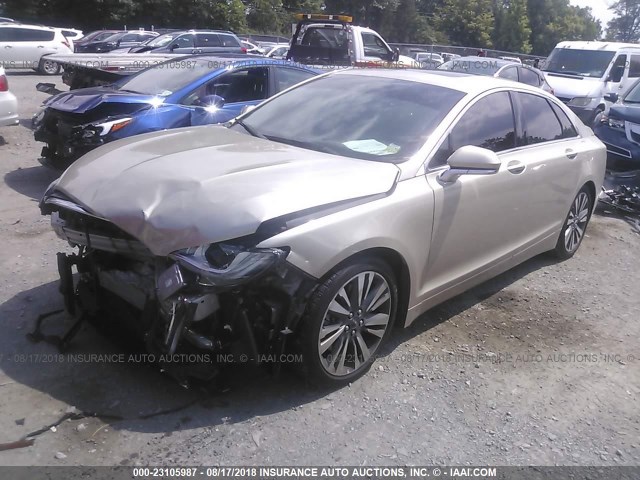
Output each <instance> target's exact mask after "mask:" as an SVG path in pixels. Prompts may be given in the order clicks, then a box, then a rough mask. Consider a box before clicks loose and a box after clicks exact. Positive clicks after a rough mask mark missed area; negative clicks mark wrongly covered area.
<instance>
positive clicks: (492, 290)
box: [380, 253, 558, 356]
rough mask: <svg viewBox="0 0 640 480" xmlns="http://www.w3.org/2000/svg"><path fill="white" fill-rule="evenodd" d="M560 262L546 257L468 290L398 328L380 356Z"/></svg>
mask: <svg viewBox="0 0 640 480" xmlns="http://www.w3.org/2000/svg"><path fill="white" fill-rule="evenodd" d="M557 262H558V260H557V259H555V258H554V257H553V256H552V255H550V254H547V253H543V254H541V255H538V256H537V257H534V258H532V259H530V260H527V261H526V262H524V263H521V264H520V265H517V266H515V267H514V268H512V269H510V270H507V271H506V272H504V273H502V274H500V275H498V276H497V277H494V278H492V279H490V280H487V281H486V282H483V283H481V284H480V285H478V286H476V287H474V288H472V289H470V290H467V291H466V292H464V293H461V294H460V295H457V296H456V297H454V298H452V299H450V300H447V301H445V302H443V303H441V304H439V305H436V306H435V307H433V308H432V309H430V310H429V311H428V312H426V313H424V314H422V315H421V316H420V317H418V318H417V319H416V320H415V321H414V322H413V323H412V324H411V325H410V326H409V327H408V328H404V329H402V328H398V329H396V331H395V332H394V335H393V336H392V337H391V339H390V341H389V342H388V343H387V345H386V346H385V347H384V348H383V351H382V354H381V355H380V356H383V355H386V354H389V353H391V352H392V351H393V350H394V349H395V348H396V347H397V346H398V345H400V344H402V343H404V342H406V341H408V340H410V339H411V338H413V337H416V336H418V335H420V334H422V333H424V332H426V331H428V330H430V329H432V328H433V327H435V326H437V325H439V324H441V323H443V322H446V321H448V320H450V319H451V318H453V317H455V316H456V315H459V314H460V313H463V312H465V311H466V310H469V309H470V308H472V307H473V306H474V305H477V304H478V303H481V302H482V301H484V300H486V299H488V298H490V297H492V296H493V295H496V294H497V293H499V292H501V291H503V290H504V289H506V288H507V287H509V286H510V285H512V284H513V283H515V282H516V281H518V280H520V279H521V278H523V277H525V276H526V275H528V274H529V273H531V272H535V271H536V270H539V269H541V268H544V267H547V266H549V265H553V264H555V263H557Z"/></svg>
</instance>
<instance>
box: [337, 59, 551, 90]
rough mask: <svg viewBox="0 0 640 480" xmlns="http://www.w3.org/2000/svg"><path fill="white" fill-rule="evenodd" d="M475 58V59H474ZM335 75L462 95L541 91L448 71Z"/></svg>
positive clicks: (350, 71)
mask: <svg viewBox="0 0 640 480" xmlns="http://www.w3.org/2000/svg"><path fill="white" fill-rule="evenodd" d="M474 58H477V57H474ZM334 74H335V75H360V76H367V77H381V78H394V79H397V80H407V81H410V82H416V83H428V84H430V85H436V86H438V87H445V88H450V89H452V90H457V91H459V92H462V93H467V94H470V95H477V94H479V93H482V92H484V91H487V90H490V89H492V88H509V89H514V88H517V89H522V90H530V91H531V92H533V93H538V94H540V93H541V92H542V90H540V89H539V88H538V87H533V86H531V85H527V84H524V83H520V82H514V81H513V80H507V79H502V78H496V77H490V76H482V75H471V74H469V73H460V72H451V71H448V70H416V69H408V68H389V69H382V68H380V69H378V68H370V69H365V68H354V69H346V70H340V71H337V72H335V73H334Z"/></svg>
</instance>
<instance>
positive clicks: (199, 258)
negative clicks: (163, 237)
mask: <svg viewBox="0 0 640 480" xmlns="http://www.w3.org/2000/svg"><path fill="white" fill-rule="evenodd" d="M287 254H288V251H286V250H284V249H279V248H248V249H245V248H242V247H237V246H234V245H227V244H212V245H204V246H201V247H196V248H188V249H185V250H179V251H177V252H174V253H172V254H171V255H170V257H171V258H172V259H174V260H176V261H177V262H178V263H179V264H180V265H181V266H183V267H184V268H186V269H187V270H190V271H192V272H194V273H196V274H198V275H200V277H201V279H200V282H201V283H203V284H208V285H211V286H216V287H233V286H236V285H240V284H242V283H244V282H246V281H248V280H250V279H252V278H255V277H257V276H258V275H260V274H262V273H264V272H266V271H267V270H269V269H270V268H272V267H274V266H275V265H276V264H277V263H279V262H280V261H282V260H284V259H285V258H286V256H287Z"/></svg>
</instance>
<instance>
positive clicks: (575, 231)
mask: <svg viewBox="0 0 640 480" xmlns="http://www.w3.org/2000/svg"><path fill="white" fill-rule="evenodd" d="M588 220H589V195H588V194H587V193H586V192H580V193H579V194H578V195H577V196H576V198H575V200H574V201H573V204H572V205H571V209H570V210H569V218H568V219H567V224H566V227H565V230H564V246H565V248H566V250H567V252H570V253H573V252H574V251H575V250H576V249H577V248H578V246H579V245H580V242H581V241H582V237H583V236H584V231H585V228H586V226H587V221H588Z"/></svg>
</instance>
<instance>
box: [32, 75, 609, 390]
mask: <svg viewBox="0 0 640 480" xmlns="http://www.w3.org/2000/svg"><path fill="white" fill-rule="evenodd" d="M605 158H606V152H605V147H604V145H603V144H602V143H601V142H600V141H599V140H598V139H597V138H596V137H595V136H594V135H593V133H592V131H591V130H590V129H589V128H588V127H585V126H584V125H583V124H582V122H580V121H579V120H578V119H577V118H576V117H575V115H574V114H573V113H572V112H571V111H570V110H568V109H567V108H566V107H565V106H564V105H563V104H562V103H561V102H559V101H558V100H557V99H556V98H554V97H553V96H551V95H549V94H547V93H545V92H543V91H542V90H540V89H538V88H535V87H531V86H528V85H524V84H519V83H515V82H510V81H506V80H500V79H496V78H491V77H487V78H484V77H477V76H471V75H465V74H458V73H451V72H435V73H427V72H423V71H410V70H406V71H402V70H379V69H375V70H363V69H358V70H350V71H341V72H334V73H329V74H326V75H323V76H320V77H315V78H314V79H311V80H309V81H306V82H304V83H302V84H300V85H299V86H296V87H293V88H291V89H288V90H286V91H285V92H283V93H281V94H279V95H277V96H275V97H273V98H272V99H270V100H267V101H265V102H264V103H262V104H261V105H260V106H258V107H257V108H256V109H254V110H252V111H251V112H247V113H245V114H244V115H242V116H240V117H239V118H237V119H236V120H234V121H232V122H231V123H230V124H228V125H226V126H211V127H209V126H207V127H190V128H183V129H176V130H172V131H166V132H158V133H151V134H146V135H141V136H136V137H132V138H128V139H124V140H121V141H118V142H114V143H110V144H108V145H106V146H103V147H100V148H98V149H96V150H94V151H92V152H90V153H89V154H87V155H86V156H84V157H83V158H81V159H80V160H79V161H78V162H76V163H75V164H73V165H72V166H71V167H70V168H69V169H68V170H67V171H66V172H65V173H64V174H63V175H62V177H61V178H60V179H59V180H57V181H56V182H54V183H53V184H52V185H51V186H50V187H49V189H48V190H47V192H46V193H45V195H44V198H43V199H42V201H41V205H40V206H41V209H42V212H43V213H44V214H50V215H51V221H52V225H53V228H54V230H55V231H56V233H57V234H58V236H60V237H61V238H63V239H65V240H67V241H68V242H70V243H71V245H73V246H76V247H77V248H78V251H77V253H76V254H74V255H65V254H62V253H61V254H59V270H60V275H61V279H62V286H61V291H62V292H63V293H64V294H65V300H66V305H67V307H68V308H69V309H71V310H75V311H76V312H84V313H85V314H86V315H88V316H92V315H102V314H109V313H114V314H115V316H117V317H120V318H124V317H125V313H126V318H127V319H128V318H129V317H130V320H128V322H127V323H128V324H130V325H135V326H137V327H138V330H139V331H140V332H141V333H142V334H143V335H144V338H145V339H146V344H147V347H148V348H149V349H150V350H151V351H153V352H163V353H166V354H174V353H177V352H193V351H196V352H209V353H211V354H214V353H222V354H224V355H223V356H222V357H217V356H216V357H215V358H225V359H227V358H229V357H228V356H229V355H230V356H232V358H235V362H236V363H238V362H243V361H253V362H256V363H260V362H263V363H268V362H276V363H278V364H281V362H286V361H290V360H291V359H297V358H298V356H296V355H294V356H292V357H290V356H286V355H287V354H290V352H294V353H295V352H297V353H299V354H300V356H301V357H302V358H303V363H304V366H305V367H306V371H307V372H308V374H309V375H310V376H311V377H313V378H314V379H315V380H316V381H318V382H325V383H340V382H349V381H352V380H354V379H355V378H357V377H358V376H360V375H361V374H363V373H364V372H365V371H366V370H367V369H368V368H369V367H370V365H371V364H372V362H373V361H374V360H375V358H376V355H377V354H378V352H379V349H380V346H381V345H382V344H383V342H384V341H385V340H386V339H387V338H388V337H389V335H390V334H391V330H392V326H393V325H400V326H407V325H409V324H411V323H412V322H413V321H414V320H415V319H416V318H417V317H418V316H419V315H420V314H422V313H423V312H425V311H427V310H428V309H430V308H431V307H433V306H434V305H436V304H438V303H440V302H442V301H444V300H446V299H448V298H451V297H453V296H455V295H457V294H459V293H460V292H463V291H464V290H466V289H468V288H470V287H472V286H474V285H476V284H478V283H480V282H482V281H484V280H486V279H488V278H490V277H492V276H495V275H497V274H499V273H501V272H503V271H505V270H507V269H509V268H511V267H513V266H514V265H517V264H518V263H520V262H523V261H525V260H527V259H528V258H531V257H533V256H534V255H538V254H540V253H543V252H547V251H553V252H554V253H555V254H556V256H557V257H559V258H561V259H567V258H569V257H571V256H572V255H573V254H574V253H575V252H576V250H577V249H578V247H579V245H580V242H581V241H582V239H583V238H584V233H585V228H586V226H587V223H588V221H589V218H590V216H591V213H592V211H593V208H594V201H595V198H596V192H598V191H600V188H601V184H602V181H603V177H604V171H605ZM73 271H77V272H78V273H79V275H77V277H76V279H75V281H74V280H73V276H72V272H73ZM234 355H235V356H234ZM200 367H202V365H200ZM167 368H168V366H167ZM194 368H195V367H194ZM210 368H213V367H210ZM199 372H200V373H201V372H202V370H200V371H199Z"/></svg>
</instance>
